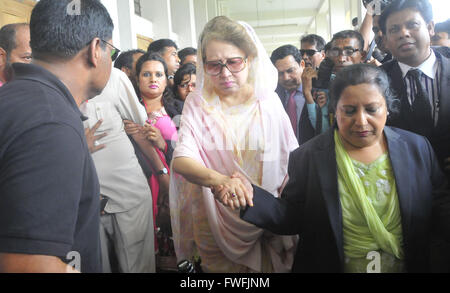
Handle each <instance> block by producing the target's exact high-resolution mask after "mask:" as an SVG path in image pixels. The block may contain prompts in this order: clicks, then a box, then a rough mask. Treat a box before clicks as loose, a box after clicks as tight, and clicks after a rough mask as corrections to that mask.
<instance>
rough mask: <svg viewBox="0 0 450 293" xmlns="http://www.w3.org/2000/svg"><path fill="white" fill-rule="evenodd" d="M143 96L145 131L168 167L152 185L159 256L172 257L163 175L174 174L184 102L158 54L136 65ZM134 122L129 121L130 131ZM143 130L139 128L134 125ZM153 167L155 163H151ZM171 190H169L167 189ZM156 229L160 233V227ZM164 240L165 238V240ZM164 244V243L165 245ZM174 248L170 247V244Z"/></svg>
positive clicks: (157, 173)
mask: <svg viewBox="0 0 450 293" xmlns="http://www.w3.org/2000/svg"><path fill="white" fill-rule="evenodd" d="M136 74H137V80H138V87H139V93H138V94H139V97H140V99H141V102H142V104H143V105H144V106H145V109H146V111H147V115H148V120H147V124H146V125H145V126H144V128H143V129H141V131H142V132H143V133H144V135H145V136H146V137H147V139H148V140H149V141H150V142H152V144H153V146H154V148H155V150H156V152H157V153H158V155H159V158H160V160H161V162H162V163H163V164H164V166H165V168H164V169H162V170H153V172H152V175H151V176H150V178H149V185H150V188H151V191H152V198H153V217H154V220H155V221H154V223H155V225H156V226H157V227H158V228H160V229H161V230H160V232H159V233H158V234H159V236H161V234H163V235H162V237H159V238H160V239H159V241H158V242H160V243H156V245H157V248H158V251H159V254H170V248H168V247H167V245H166V244H167V243H168V242H170V241H169V240H168V237H169V236H170V234H171V231H170V230H171V229H170V219H169V210H168V206H169V199H168V194H167V193H166V192H162V193H161V192H160V187H161V186H160V181H159V180H158V179H159V178H158V177H159V176H165V175H167V174H169V173H170V170H169V165H170V160H171V155H172V152H173V148H174V146H175V142H176V141H177V140H178V134H177V127H176V125H175V123H174V121H173V119H174V120H175V121H176V119H179V115H180V114H181V109H182V102H181V101H178V100H175V99H174V97H173V94H172V91H171V90H170V88H169V87H168V86H167V85H168V79H167V77H168V74H167V65H166V63H165V62H164V60H163V59H162V57H161V56H160V55H158V54H155V53H153V54H149V53H147V54H144V55H143V56H141V57H140V58H139V60H138V61H137V63H136ZM130 124H131V123H130V122H127V125H128V127H129V128H130ZM134 127H136V128H139V126H137V125H134ZM148 165H149V166H151V164H150V163H149V164H148ZM165 189H167V187H165ZM156 226H155V229H156V230H157V231H156V232H158V228H156ZM161 238H162V239H161ZM161 241H162V242H163V243H164V244H161ZM169 246H170V244H169Z"/></svg>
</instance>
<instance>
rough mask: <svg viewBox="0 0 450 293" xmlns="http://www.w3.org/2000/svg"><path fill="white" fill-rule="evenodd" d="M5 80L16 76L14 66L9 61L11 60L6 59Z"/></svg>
mask: <svg viewBox="0 0 450 293" xmlns="http://www.w3.org/2000/svg"><path fill="white" fill-rule="evenodd" d="M4 73H5V81H6V82H9V81H11V80H12V79H13V77H14V69H13V68H12V65H11V63H9V60H6V65H5V70H4Z"/></svg>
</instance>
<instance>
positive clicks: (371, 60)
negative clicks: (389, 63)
mask: <svg viewBox="0 0 450 293" xmlns="http://www.w3.org/2000/svg"><path fill="white" fill-rule="evenodd" d="M366 63H367V64H372V65H375V66H377V67H380V66H381V65H382V64H381V63H380V61H378V60H377V59H375V58H373V57H372V58H370V60H367V62H366Z"/></svg>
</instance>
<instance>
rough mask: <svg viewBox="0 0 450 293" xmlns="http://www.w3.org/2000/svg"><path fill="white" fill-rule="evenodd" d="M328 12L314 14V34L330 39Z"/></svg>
mask: <svg viewBox="0 0 450 293" xmlns="http://www.w3.org/2000/svg"><path fill="white" fill-rule="evenodd" d="M328 18H329V14H328V13H320V14H317V15H316V31H315V34H316V35H319V36H321V37H322V38H324V39H325V40H330V39H331V35H330V21H329V19H328Z"/></svg>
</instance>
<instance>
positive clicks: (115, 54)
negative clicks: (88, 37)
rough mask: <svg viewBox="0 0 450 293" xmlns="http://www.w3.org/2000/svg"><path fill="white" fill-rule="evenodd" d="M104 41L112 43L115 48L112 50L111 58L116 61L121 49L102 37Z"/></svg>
mask: <svg viewBox="0 0 450 293" xmlns="http://www.w3.org/2000/svg"><path fill="white" fill-rule="evenodd" d="M100 40H101V41H102V42H103V43H105V44H107V45H110V46H111V47H112V48H113V49H112V50H111V60H112V61H113V62H114V60H116V58H117V56H119V53H120V50H119V49H117V48H116V47H114V46H113V45H111V44H110V43H108V42H107V41H105V40H102V39H100Z"/></svg>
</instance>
